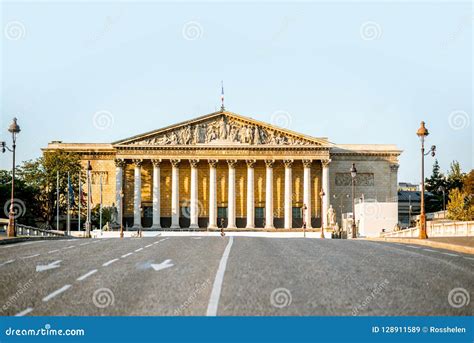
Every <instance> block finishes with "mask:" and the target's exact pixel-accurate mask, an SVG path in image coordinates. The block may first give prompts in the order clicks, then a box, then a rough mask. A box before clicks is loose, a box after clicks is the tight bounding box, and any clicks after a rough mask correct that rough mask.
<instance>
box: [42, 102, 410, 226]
mask: <svg viewBox="0 0 474 343" xmlns="http://www.w3.org/2000/svg"><path fill="white" fill-rule="evenodd" d="M60 149H62V150H66V151H71V152H76V153H78V154H80V156H81V159H82V162H83V165H84V167H85V166H86V165H87V162H88V161H90V163H91V166H92V171H91V173H92V177H91V180H92V186H91V187H92V198H93V200H94V201H95V203H97V199H99V189H100V185H99V180H102V195H103V197H102V198H103V204H104V206H110V205H112V204H114V205H115V206H116V207H117V209H118V211H119V218H121V217H122V216H123V220H124V223H125V225H127V226H129V227H135V228H137V227H143V228H151V229H156V230H161V229H167V228H173V229H179V228H191V229H198V228H203V229H207V228H208V229H216V228H218V227H221V226H222V225H224V227H226V228H229V229H234V228H242V229H243V228H246V229H278V228H285V229H291V228H301V227H302V225H303V223H306V226H307V227H308V228H311V227H312V228H319V227H321V226H322V225H323V226H324V227H327V225H328V215H327V214H328V210H329V208H330V207H332V208H333V209H334V210H335V212H336V214H337V220H338V222H340V218H341V213H346V212H351V197H350V194H351V176H350V172H349V170H350V168H351V165H352V163H355V164H356V167H357V170H358V174H357V177H356V197H358V198H359V197H363V198H364V199H372V200H374V201H390V200H393V199H396V197H397V172H398V156H399V155H400V153H401V151H400V150H399V149H397V147H396V146H394V145H341V144H334V143H331V142H329V140H328V139H327V138H315V137H310V136H307V135H304V134H300V133H296V132H293V131H290V130H286V129H283V128H279V127H275V126H272V125H269V124H267V123H263V122H260V121H257V120H254V119H251V118H247V117H243V116H241V115H238V114H235V113H232V112H229V111H225V110H221V111H219V112H214V113H210V114H207V115H204V116H201V117H198V118H195V119H192V120H188V121H185V122H182V123H179V124H175V125H172V126H168V127H165V128H162V129H158V130H154V131H150V132H147V133H144V134H140V135H137V136H133V137H130V138H126V139H122V140H119V141H117V142H114V143H110V144H94V143H91V144H89V143H63V142H58V141H53V142H51V143H49V144H48V147H47V148H45V149H43V151H44V152H48V151H53V150H60ZM122 211H123V212H122Z"/></svg>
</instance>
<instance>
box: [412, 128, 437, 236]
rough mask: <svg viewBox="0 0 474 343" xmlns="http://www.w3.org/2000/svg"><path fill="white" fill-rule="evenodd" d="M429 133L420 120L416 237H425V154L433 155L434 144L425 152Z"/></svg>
mask: <svg viewBox="0 0 474 343" xmlns="http://www.w3.org/2000/svg"><path fill="white" fill-rule="evenodd" d="M429 134H430V133H429V132H428V129H427V128H426V127H425V122H424V121H422V122H421V125H420V128H419V129H418V131H416V135H417V136H418V137H420V141H421V192H420V193H421V194H420V196H421V202H420V234H419V236H418V238H420V239H427V238H428V235H427V234H426V215H425V156H426V155H428V154H429V153H431V156H434V155H435V151H436V146H435V145H433V146H431V149H430V150H428V152H427V153H426V154H425V137H426V136H428V135H429Z"/></svg>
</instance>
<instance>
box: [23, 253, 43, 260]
mask: <svg viewBox="0 0 474 343" xmlns="http://www.w3.org/2000/svg"><path fill="white" fill-rule="evenodd" d="M37 256H40V254H34V255H30V256H25V257H23V258H25V259H26V258H33V257H37Z"/></svg>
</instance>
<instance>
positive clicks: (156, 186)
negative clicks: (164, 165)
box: [151, 160, 161, 230]
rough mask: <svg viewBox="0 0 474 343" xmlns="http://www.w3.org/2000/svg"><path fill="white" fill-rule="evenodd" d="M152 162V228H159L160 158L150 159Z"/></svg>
mask: <svg viewBox="0 0 474 343" xmlns="http://www.w3.org/2000/svg"><path fill="white" fill-rule="evenodd" d="M151 163H153V224H152V226H151V228H152V229H153V230H157V229H161V212H160V206H161V203H160V200H161V199H160V164H161V160H151Z"/></svg>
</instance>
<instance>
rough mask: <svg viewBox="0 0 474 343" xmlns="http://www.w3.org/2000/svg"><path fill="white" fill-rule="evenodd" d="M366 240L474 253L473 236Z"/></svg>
mask: <svg viewBox="0 0 474 343" xmlns="http://www.w3.org/2000/svg"><path fill="white" fill-rule="evenodd" d="M367 240H371V241H379V242H380V241H382V242H395V243H406V244H417V245H423V246H429V247H432V248H438V249H446V250H451V251H456V252H461V253H465V254H472V255H474V237H433V238H428V239H419V238H403V237H400V238H392V237H381V238H367Z"/></svg>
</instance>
